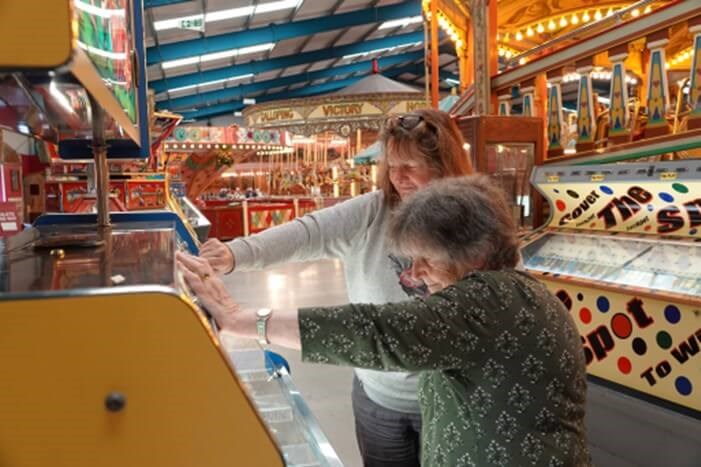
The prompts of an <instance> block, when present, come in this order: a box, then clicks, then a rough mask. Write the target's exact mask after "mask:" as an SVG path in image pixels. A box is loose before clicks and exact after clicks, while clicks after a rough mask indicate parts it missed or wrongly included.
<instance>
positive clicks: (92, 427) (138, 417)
mask: <svg viewBox="0 0 701 467" xmlns="http://www.w3.org/2000/svg"><path fill="white" fill-rule="evenodd" d="M216 342H217V341H216V340H215V339H213V338H212V336H211V334H210V330H209V328H208V326H207V325H206V324H205V322H204V321H203V319H202V318H201V316H200V315H199V314H198V312H197V311H196V310H195V309H194V308H192V307H191V306H190V305H189V304H188V303H187V302H186V301H185V300H183V299H182V298H181V297H179V296H177V295H175V294H174V293H172V290H170V292H169V290H168V289H165V288H163V289H162V290H158V288H153V287H152V288H151V290H147V288H144V290H143V291H135V290H134V289H131V291H129V292H127V291H124V292H121V291H120V292H117V293H115V292H110V293H104V294H99V293H96V294H94V295H81V296H73V297H71V296H64V297H56V296H53V297H41V296H36V295H34V296H32V297H31V298H27V299H20V300H11V301H0V355H2V356H3V358H2V359H0V374H2V385H1V388H0V414H2V417H1V418H2V423H0V465H3V466H4V465H7V466H12V467H24V466H44V465H46V466H48V465H50V466H53V467H81V466H85V467H88V466H94V465H100V466H114V467H124V466H169V467H176V466H208V467H213V466H232V465H238V466H265V467H268V466H276V465H283V460H282V457H281V455H280V452H279V450H278V449H277V447H276V445H275V443H274V441H273V440H272V438H271V437H270V435H269V434H268V432H267V431H266V429H265V427H264V425H263V422H262V421H261V420H260V418H259V417H258V415H257V413H256V411H255V409H254V408H253V407H252V405H251V402H250V401H249V399H248V398H247V396H246V394H245V392H244V390H243V389H242V387H241V386H240V385H239V383H238V381H237V379H236V377H235V375H234V373H233V370H232V368H231V366H230V365H229V363H228V362H227V360H226V356H225V354H224V353H223V352H222V350H221V349H220V348H219V347H218V345H217V344H216ZM39 447H40V448H39Z"/></svg>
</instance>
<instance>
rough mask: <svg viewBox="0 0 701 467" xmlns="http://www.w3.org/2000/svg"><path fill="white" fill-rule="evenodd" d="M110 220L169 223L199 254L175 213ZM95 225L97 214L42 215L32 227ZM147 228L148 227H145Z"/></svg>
mask: <svg viewBox="0 0 701 467" xmlns="http://www.w3.org/2000/svg"><path fill="white" fill-rule="evenodd" d="M110 219H111V221H112V223H114V224H119V223H123V222H139V223H149V222H161V221H170V222H173V223H174V225H175V232H176V233H177V234H178V236H179V237H180V238H181V239H182V240H183V241H184V242H185V243H186V244H187V247H188V250H190V253H192V254H193V255H196V254H198V253H199V249H198V248H197V242H196V241H195V239H194V238H193V237H192V236H191V235H190V232H189V231H188V230H187V228H186V227H185V224H184V223H183V220H182V219H181V218H180V216H178V215H177V214H176V213H174V212H171V211H147V212H134V211H129V212H111V213H110ZM66 224H76V225H86V224H88V225H97V214H93V213H86V214H43V215H41V216H39V217H38V218H37V219H36V220H35V221H34V226H40V225H66ZM147 228H148V227H147Z"/></svg>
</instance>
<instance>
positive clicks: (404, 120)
mask: <svg viewBox="0 0 701 467" xmlns="http://www.w3.org/2000/svg"><path fill="white" fill-rule="evenodd" d="M423 121H424V118H423V117H422V116H421V115H415V114H407V115H400V116H398V117H397V123H398V124H399V126H400V127H402V128H404V129H405V130H406V131H411V130H413V129H414V128H416V127H417V126H418V125H419V123H421V122H423Z"/></svg>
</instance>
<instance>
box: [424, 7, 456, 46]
mask: <svg viewBox="0 0 701 467" xmlns="http://www.w3.org/2000/svg"><path fill="white" fill-rule="evenodd" d="M422 7H423V10H424V14H425V16H426V19H427V20H429V21H430V20H431V2H430V0H423V2H422ZM436 16H437V21H438V26H439V27H440V28H441V29H442V30H443V32H445V33H446V34H447V35H448V37H450V39H451V40H452V41H453V43H455V47H456V48H458V49H461V48H463V47H464V46H465V42H464V41H463V39H462V37H460V33H459V29H458V28H457V27H456V26H455V25H454V24H453V23H452V21H450V19H448V17H447V16H446V15H444V14H443V13H442V12H440V11H439V12H438V13H437V14H436Z"/></svg>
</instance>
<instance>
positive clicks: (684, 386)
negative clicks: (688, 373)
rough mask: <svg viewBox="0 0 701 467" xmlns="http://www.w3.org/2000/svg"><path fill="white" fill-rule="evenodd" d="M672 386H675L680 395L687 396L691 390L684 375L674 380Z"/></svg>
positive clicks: (689, 383) (689, 382)
mask: <svg viewBox="0 0 701 467" xmlns="http://www.w3.org/2000/svg"><path fill="white" fill-rule="evenodd" d="M674 387H676V388H677V392H678V393H679V394H681V395H682V396H688V395H689V394H691V391H692V390H693V389H692V387H691V381H689V379H688V378H687V377H685V376H679V377H677V379H676V380H675V381H674Z"/></svg>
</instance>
